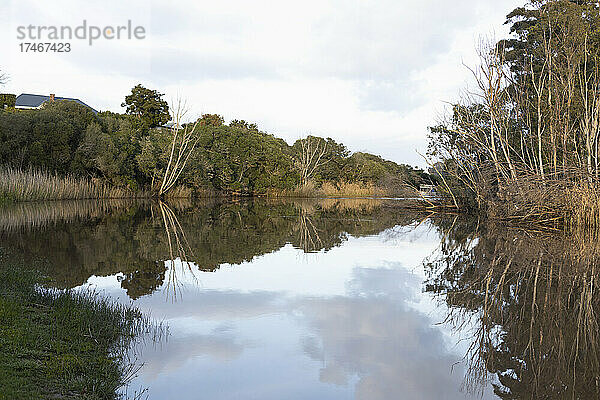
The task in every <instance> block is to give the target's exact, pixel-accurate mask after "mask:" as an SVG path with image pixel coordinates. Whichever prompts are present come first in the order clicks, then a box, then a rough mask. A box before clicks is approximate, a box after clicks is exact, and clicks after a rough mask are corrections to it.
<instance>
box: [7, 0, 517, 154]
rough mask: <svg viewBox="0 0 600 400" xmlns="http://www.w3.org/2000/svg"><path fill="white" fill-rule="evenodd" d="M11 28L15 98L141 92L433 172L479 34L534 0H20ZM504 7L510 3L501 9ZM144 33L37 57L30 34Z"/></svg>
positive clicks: (114, 99) (113, 105)
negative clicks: (69, 28) (25, 39)
mask: <svg viewBox="0 0 600 400" xmlns="http://www.w3.org/2000/svg"><path fill="white" fill-rule="evenodd" d="M8 1H9V8H10V13H6V14H3V15H2V16H0V22H1V23H2V27H0V34H1V35H2V39H3V40H1V41H0V52H1V54H3V55H4V56H3V59H2V60H1V61H0V68H3V69H5V70H6V72H8V73H9V74H10V76H11V81H10V83H9V84H8V85H7V87H6V88H5V90H7V91H10V92H15V93H21V92H32V93H56V94H57V95H62V96H74V97H79V98H81V99H82V100H84V101H86V102H87V103H89V104H91V105H92V106H94V107H95V108H99V109H109V110H113V111H120V110H121V109H120V103H121V101H122V99H123V97H124V96H125V95H126V94H127V93H128V91H129V90H130V88H131V87H132V86H134V85H135V84H137V83H142V84H145V85H147V86H149V87H152V88H156V89H158V90H160V91H161V92H163V93H166V94H167V95H168V96H167V97H174V96H176V95H177V94H178V93H180V94H183V95H185V96H186V97H188V99H189V102H190V104H194V105H195V109H196V111H197V112H211V113H219V114H223V115H224V116H225V117H226V118H228V119H232V118H238V119H246V120H250V121H255V122H257V123H258V124H259V126H260V127H262V128H263V129H265V130H268V131H269V132H271V133H274V134H276V135H279V136H281V137H284V138H286V139H287V140H289V141H291V140H294V139H296V138H298V137H300V136H302V135H305V134H306V133H308V132H313V133H315V134H320V135H324V136H330V137H333V138H334V139H336V140H338V141H341V142H344V143H346V144H347V145H348V146H349V147H350V149H352V150H367V151H371V152H375V153H378V154H381V155H383V156H385V157H387V158H390V159H393V160H395V161H399V162H407V163H410V164H417V163H418V164H420V165H423V161H422V160H421V159H420V156H418V155H417V153H416V152H415V150H419V151H421V152H423V151H425V148H426V139H425V137H426V132H427V129H426V128H427V126H428V125H431V124H432V123H433V122H434V119H435V116H436V113H437V112H439V111H440V109H441V108H442V107H443V104H444V103H443V101H452V100H453V99H455V97H456V93H457V92H458V90H459V89H460V88H461V87H462V86H464V84H465V81H466V80H467V79H468V72H467V71H466V70H465V69H464V68H463V67H462V66H461V62H462V61H465V62H467V63H470V62H473V60H474V47H475V42H476V41H477V36H478V35H479V34H488V33H489V32H491V31H493V30H495V31H496V32H499V34H503V33H504V32H505V28H503V27H502V25H501V24H502V23H503V22H504V16H505V15H506V14H507V13H508V12H509V11H510V10H512V9H513V8H514V7H516V6H518V5H520V4H521V3H522V0H521V1H517V0H506V1H504V2H498V1H496V0H483V1H476V0H470V1H466V0H463V1H455V2H439V1H437V0H422V1H419V2H415V1H408V0H406V1H397V0H379V1H375V0H365V1H359V0H352V1H341V0H328V1H317V0H307V1H304V2H292V1H279V2H272V1H267V0H259V1H253V2H247V1H241V0H239V1H228V2H208V1H191V0H189V1H180V2H177V3H176V4H173V3H168V4H167V3H165V2H158V1H149V2H139V1H135V2H117V1H102V2H88V3H81V2H76V1H74V0H59V1H54V2H39V1H33V0H29V1H27V0H8ZM500 3H501V4H500ZM83 19H86V20H87V21H88V23H89V24H95V25H100V26H104V25H119V24H123V23H126V22H127V20H128V19H131V20H132V21H133V23H134V24H136V25H143V26H145V27H146V30H147V33H148V35H147V38H146V39H145V40H141V41H128V40H119V41H103V42H101V41H98V42H97V43H95V44H94V45H93V46H91V47H90V46H88V45H87V44H85V43H80V42H76V43H73V52H72V53H69V54H24V53H21V52H20V51H19V44H18V41H17V40H16V27H17V26H19V25H29V24H40V25H78V24H80V23H81V21H82V20H83Z"/></svg>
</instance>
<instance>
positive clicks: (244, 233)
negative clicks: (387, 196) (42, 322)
mask: <svg viewBox="0 0 600 400" xmlns="http://www.w3.org/2000/svg"><path fill="white" fill-rule="evenodd" d="M55 206H56V207H61V206H62V203H59V202H57V203H56V204H55ZM19 210H20V209H19ZM19 210H17V211H18V212H15V213H14V214H11V213H10V209H5V210H3V212H4V214H2V215H0V220H2V218H4V220H6V221H9V222H10V223H9V224H8V225H7V226H8V227H9V228H8V229H7V230H3V229H1V228H0V243H1V244H2V246H6V247H7V248H10V249H11V250H12V253H13V254H15V256H18V257H20V258H23V259H24V260H25V261H26V262H33V261H40V260H41V261H42V262H43V267H44V268H45V270H46V272H47V273H48V275H49V276H51V277H52V279H53V280H54V281H55V282H56V284H57V285H58V286H60V287H73V286H77V285H81V284H83V283H84V282H85V281H86V280H87V279H88V277H89V276H91V275H96V276H108V275H114V274H116V273H122V274H123V275H124V277H123V280H122V281H121V285H122V287H123V288H125V289H126V290H127V291H128V294H129V295H130V296H131V297H132V298H137V297H139V296H143V295H145V294H148V293H151V292H152V291H154V290H156V289H157V288H159V287H160V286H161V285H162V284H163V283H164V280H165V279H166V280H167V282H168V283H169V285H170V289H173V288H175V287H177V282H178V280H177V279H178V278H180V276H179V277H178V276H176V275H169V274H175V273H176V272H177V271H175V268H173V267H174V266H177V267H178V268H179V262H180V261H181V262H182V264H181V265H182V268H184V270H186V271H188V270H189V269H190V264H189V263H188V262H193V263H194V264H195V266H196V267H197V268H198V269H199V270H201V271H214V270H216V269H218V268H219V267H220V266H221V265H222V264H233V265H238V264H242V263H244V262H248V261H251V260H252V259H253V258H254V257H256V256H260V255H263V254H268V253H270V252H273V251H276V250H278V249H280V248H281V247H283V246H285V245H286V244H287V243H291V244H292V245H293V246H295V247H296V248H299V249H302V250H303V251H307V252H308V251H320V250H325V251H327V250H329V249H331V248H333V247H335V246H339V245H341V244H342V243H343V242H344V241H345V240H347V238H348V235H353V236H363V235H373V234H378V233H379V232H381V231H383V230H385V229H388V228H391V227H394V226H396V225H407V224H411V223H413V222H414V221H416V220H420V219H421V217H418V216H416V215H415V214H414V213H403V212H402V211H401V210H399V209H398V208H395V207H393V206H390V205H389V204H388V205H386V204H385V203H383V202H381V201H373V200H357V201H353V200H326V201H314V200H312V201H311V200H302V201H300V202H291V201H271V200H265V201H262V200H256V201H239V202H221V201H212V202H208V203H206V204H200V205H199V206H196V207H192V206H191V205H189V204H176V205H175V206H173V205H172V204H171V203H169V205H168V206H167V205H166V204H164V203H161V204H150V203H140V204H135V203H131V202H130V203H127V204H122V205H120V206H119V207H109V206H106V207H104V206H103V208H102V209H101V210H100V211H98V210H96V211H94V210H93V207H92V206H90V207H88V206H86V207H79V206H73V205H69V206H68V208H67V209H65V210H62V211H61V210H55V209H54V208H52V207H51V206H50V205H48V206H45V207H43V208H42V209H39V210H38V209H37V208H36V209H35V210H34V212H35V216H36V217H35V221H36V224H35V225H34V226H26V223H25V221H20V220H19V218H21V217H20V216H23V219H27V218H29V217H30V216H31V212H29V211H28V212H22V210H21V211H19ZM78 210H80V211H82V212H81V215H79V214H77V212H78ZM102 210H104V211H102ZM61 215H64V216H65V218H64V220H63V219H61V218H60V216H61ZM165 263H166V264H169V263H171V265H170V266H169V265H165ZM167 267H170V268H167Z"/></svg>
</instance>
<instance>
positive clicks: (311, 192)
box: [0, 167, 418, 205]
mask: <svg viewBox="0 0 600 400" xmlns="http://www.w3.org/2000/svg"><path fill="white" fill-rule="evenodd" d="M417 194H418V192H417V191H416V190H415V189H411V188H408V187H407V188H403V189H402V190H401V191H399V190H395V191H390V190H387V189H385V188H381V187H378V186H376V185H374V184H372V183H363V182H340V183H337V184H334V183H331V182H323V183H322V184H320V185H319V184H316V183H314V182H311V181H309V182H308V183H306V184H304V185H299V186H297V187H296V188H294V189H289V190H280V189H268V190H267V191H266V192H264V193H263V192H260V193H246V192H220V191H217V190H214V189H198V188H197V189H194V190H192V189H191V188H187V187H184V186H178V187H175V188H173V189H172V190H171V191H170V192H169V193H167V194H166V195H165V196H163V197H166V198H170V199H192V198H227V197H253V196H258V197H274V198H276V197H296V198H323V197H325V198H328V197H331V198H339V197H347V198H363V197H398V196H401V197H409V196H411V195H412V196H416V195H417ZM156 197H157V196H156V194H155V193H153V192H152V191H151V190H144V189H140V190H132V189H128V188H124V187H118V186H114V185H111V184H109V183H107V182H104V181H103V180H101V179H99V178H93V179H92V178H85V177H76V176H72V175H66V176H62V175H59V174H55V173H50V172H46V171H42V170H33V169H30V170H21V169H16V168H10V167H0V205H1V204H6V203H17V202H26V201H48V200H107V199H151V198H156Z"/></svg>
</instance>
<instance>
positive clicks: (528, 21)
mask: <svg viewBox="0 0 600 400" xmlns="http://www.w3.org/2000/svg"><path fill="white" fill-rule="evenodd" d="M507 24H508V25H509V26H510V30H511V37H510V38H509V39H506V40H500V41H498V42H494V41H491V42H484V43H482V44H481V47H480V55H481V57H480V60H481V62H480V64H479V65H477V66H475V67H473V69H472V72H473V76H474V78H475V82H476V86H475V88H474V90H470V91H467V92H466V93H467V94H466V95H465V96H463V98H462V100H461V101H459V102H457V103H456V104H454V106H453V108H452V112H451V114H450V115H448V116H447V118H445V119H444V120H442V121H440V122H439V124H437V125H436V126H434V127H432V128H431V129H430V131H431V135H430V145H429V157H430V158H431V163H432V164H433V165H434V169H435V170H436V171H437V173H438V174H439V177H440V178H441V179H440V185H439V190H440V191H441V192H443V193H445V195H446V197H447V198H448V201H449V202H450V203H451V204H453V205H454V206H455V207H457V208H461V209H463V210H475V211H478V212H481V213H482V214H484V215H487V216H489V217H491V218H494V219H499V220H505V221H510V222H518V223H535V224H543V225H547V226H550V227H555V228H561V229H562V228H565V227H566V228H569V227H582V226H584V227H592V228H597V227H598V226H600V191H599V190H598V182H599V173H600V155H599V147H600V91H598V87H599V85H600V35H599V34H598V29H597V27H598V26H599V24H600V9H599V8H598V5H597V4H596V3H595V2H589V1H568V0H547V1H535V2H530V3H528V4H526V5H525V6H523V7H519V8H517V9H515V10H513V11H512V12H510V13H509V14H508V20H507Z"/></svg>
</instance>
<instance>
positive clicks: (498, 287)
mask: <svg viewBox="0 0 600 400" xmlns="http://www.w3.org/2000/svg"><path fill="white" fill-rule="evenodd" d="M440 227H441V231H442V232H443V233H444V234H447V235H446V236H445V239H444V240H443V243H442V247H441V249H440V253H439V255H438V257H437V258H435V259H433V260H431V261H430V262H428V263H427V264H426V267H427V269H428V273H429V278H428V281H427V290H428V291H430V292H433V293H437V294H442V295H445V297H444V298H445V301H446V302H447V303H448V305H449V306H450V308H451V312H450V315H449V316H448V320H449V321H450V322H451V323H453V324H455V326H458V325H460V324H464V323H466V322H467V321H470V322H471V323H473V324H474V326H475V330H474V336H473V341H472V346H471V348H470V351H469V354H468V359H469V361H470V367H471V369H470V371H469V374H468V378H469V379H468V381H467V382H468V383H473V384H474V383H479V382H481V381H482V380H485V379H486V375H487V373H488V372H489V373H492V374H495V375H496V376H497V378H498V381H499V384H497V385H495V393H496V394H497V395H498V396H499V397H501V398H505V399H522V398H559V399H563V398H598V396H599V395H600V387H599V386H598V384H599V383H598V382H600V362H599V361H600V359H599V356H600V353H599V350H600V349H599V348H598V321H597V317H596V314H597V313H598V312H599V311H600V298H598V296H594V292H596V291H597V290H598V289H599V288H600V287H599V286H600V285H599V283H598V270H597V269H596V268H597V266H598V261H599V255H600V251H599V250H600V247H599V246H598V245H597V244H596V243H595V242H594V241H590V240H585V239H582V238H576V239H572V238H569V239H567V238H566V237H563V236H558V235H557V236H553V235H549V234H542V233H534V232H526V231H519V230H509V229H494V228H490V227H488V228H487V229H486V228H485V227H484V228H481V229H477V230H475V234H473V232H474V230H473V227H470V228H469V227H468V226H465V225H461V224H455V225H453V226H450V225H448V224H445V222H441V223H440ZM464 228H467V229H464ZM467 232H471V234H469V233H467Z"/></svg>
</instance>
